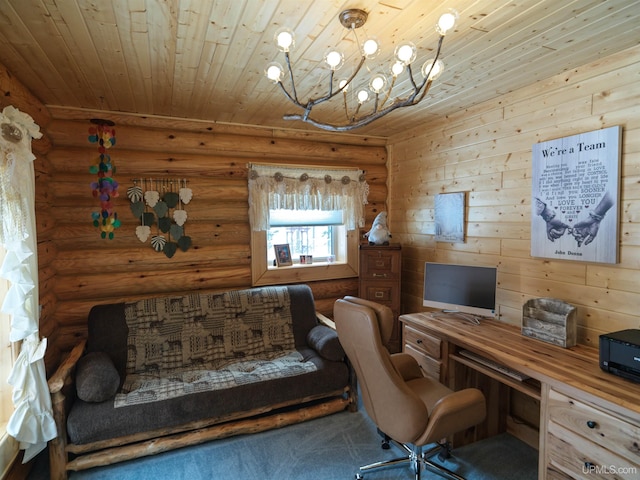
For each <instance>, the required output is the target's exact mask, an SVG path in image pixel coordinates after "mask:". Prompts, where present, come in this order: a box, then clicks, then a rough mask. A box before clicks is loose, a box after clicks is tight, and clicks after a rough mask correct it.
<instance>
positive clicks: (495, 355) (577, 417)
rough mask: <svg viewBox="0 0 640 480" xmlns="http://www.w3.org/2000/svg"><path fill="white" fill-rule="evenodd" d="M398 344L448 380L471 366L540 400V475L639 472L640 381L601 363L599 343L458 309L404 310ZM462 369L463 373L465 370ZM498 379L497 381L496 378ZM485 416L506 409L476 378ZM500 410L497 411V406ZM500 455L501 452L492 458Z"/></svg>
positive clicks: (458, 379) (458, 383) (457, 379)
mask: <svg viewBox="0 0 640 480" xmlns="http://www.w3.org/2000/svg"><path fill="white" fill-rule="evenodd" d="M400 321H401V323H402V325H403V351H405V352H407V353H410V354H411V355H413V356H414V357H416V358H417V359H418V361H419V363H420V364H421V366H422V367H423V370H424V371H425V373H427V374H430V375H432V376H436V377H439V378H440V381H442V382H443V383H447V384H448V385H449V386H450V387H451V388H454V389H459V388H463V387H464V386H467V385H468V384H469V376H468V374H465V373H464V371H465V370H463V368H461V366H462V365H464V366H465V367H464V369H466V370H467V371H468V368H466V367H471V368H472V369H474V370H475V371H476V372H481V373H482V374H487V375H489V376H491V378H493V379H495V380H498V381H499V382H500V384H501V385H502V387H504V388H507V387H508V388H513V389H516V390H518V391H521V392H523V393H525V394H526V395H528V396H530V397H531V398H534V399H535V398H537V399H538V400H539V403H540V414H539V420H540V431H539V439H538V445H539V452H540V456H539V470H538V471H539V475H538V476H539V478H540V479H570V478H575V479H581V478H589V479H591V478H603V479H604V478H607V479H612V478H624V479H626V478H629V479H632V478H633V479H637V478H640V384H638V383H634V382H631V381H629V380H625V379H623V378H620V377H617V376H615V375H612V374H609V373H605V372H603V371H602V370H600V367H599V364H598V351H597V350H596V349H594V348H590V347H587V346H583V345H578V346H575V347H572V348H568V349H565V348H561V347H558V346H555V345H551V344H548V343H545V342H541V341H539V340H535V339H533V338H530V337H525V336H523V335H521V333H520V329H519V328H517V327H514V326H511V325H506V324H503V323H500V322H497V321H493V320H483V321H482V322H481V324H480V325H475V324H473V323H471V322H468V321H466V320H463V319H460V318H457V317H455V316H438V317H437V318H434V317H432V316H431V315H430V314H429V313H413V314H407V315H401V316H400ZM461 349H467V350H470V351H472V352H475V353H477V354H480V355H482V356H484V357H486V358H489V359H491V360H493V361H496V362H498V363H501V364H503V365H506V366H508V367H510V368H513V369H514V370H518V371H520V372H522V373H524V374H526V375H528V376H530V377H531V380H529V381H526V382H523V383H521V382H519V381H517V380H512V379H511V378H509V377H505V376H503V375H501V374H498V373H496V372H493V371H487V369H486V368H485V367H482V366H481V365H479V364H474V362H472V361H469V360H467V359H466V358H462V357H461V356H460V355H459V354H458V352H459V351H460V350H461ZM465 377H466V378H465ZM494 383H495V382H494ZM478 388H481V389H482V390H483V392H484V393H485V396H487V398H488V400H487V402H488V407H489V413H488V416H491V415H497V414H501V413H504V405H499V406H498V408H497V410H494V409H492V407H494V406H495V405H492V404H493V403H500V402H502V400H501V398H502V394H501V393H498V394H497V395H496V393H495V392H492V391H489V390H490V389H491V388H493V387H488V386H486V385H485V384H480V385H478ZM496 412H497V413H496ZM497 461H498V460H497Z"/></svg>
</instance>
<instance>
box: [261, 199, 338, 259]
mask: <svg viewBox="0 0 640 480" xmlns="http://www.w3.org/2000/svg"><path fill="white" fill-rule="evenodd" d="M342 217H343V212H342V210H330V211H322V210H307V211H305V212H304V214H301V212H299V211H297V210H285V209H279V210H271V212H270V214H269V218H270V225H269V230H267V263H269V264H273V261H274V260H275V250H274V249H273V245H278V244H285V243H286V244H288V245H289V247H290V248H291V255H292V258H293V263H294V264H295V263H306V264H308V263H310V262H308V261H306V260H305V262H301V260H300V255H305V256H307V255H311V256H312V257H313V262H315V263H318V262H324V263H333V262H335V261H336V259H337V260H338V261H342V262H344V260H345V259H344V256H343V255H342V253H343V252H342V251H341V249H340V248H339V246H340V243H341V238H342V237H344V236H345V234H346V229H345V228H344V222H343V220H342Z"/></svg>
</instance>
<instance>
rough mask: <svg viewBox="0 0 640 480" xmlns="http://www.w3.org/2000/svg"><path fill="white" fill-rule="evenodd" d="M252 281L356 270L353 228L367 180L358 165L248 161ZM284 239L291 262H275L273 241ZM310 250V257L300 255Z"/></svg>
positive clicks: (305, 278) (340, 275)
mask: <svg viewBox="0 0 640 480" xmlns="http://www.w3.org/2000/svg"><path fill="white" fill-rule="evenodd" d="M250 169H251V170H250V172H249V205H250V210H249V211H250V221H251V230H252V235H251V254H252V257H251V270H252V271H251V275H252V284H253V285H269V284H284V283H294V282H305V281H313V280H324V279H331V278H347V277H355V276H357V275H358V263H357V262H358V245H359V242H358V228H359V227H362V226H364V205H365V204H366V197H367V193H368V185H367V183H366V181H365V179H364V173H363V172H362V171H361V170H354V169H333V170H326V169H317V168H311V167H309V168H305V167H290V166H283V165H256V164H253V165H251V166H250ZM282 244H287V245H289V248H290V250H291V256H292V260H293V265H291V266H286V267H277V266H276V265H275V263H276V262H275V261H274V260H275V249H274V247H273V246H274V245H282ZM300 255H305V256H306V255H311V256H312V257H313V261H312V263H307V262H306V261H305V262H304V263H303V262H301V261H300Z"/></svg>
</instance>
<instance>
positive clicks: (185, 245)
mask: <svg viewBox="0 0 640 480" xmlns="http://www.w3.org/2000/svg"><path fill="white" fill-rule="evenodd" d="M127 197H129V200H130V201H131V212H132V213H133V216H134V217H135V218H137V219H138V221H139V222H140V224H139V225H138V226H137V227H136V237H138V240H140V241H141V242H142V243H145V242H146V241H147V240H149V239H151V242H150V243H151V248H153V249H154V250H155V251H156V252H163V253H164V254H165V255H166V256H167V258H171V257H173V256H174V255H175V253H176V251H177V250H178V249H180V250H182V251H183V252H186V251H187V250H188V249H189V247H191V237H189V236H187V235H185V232H184V224H185V222H186V221H187V212H186V210H184V205H186V204H188V203H189V202H190V201H191V198H192V197H193V192H192V191H191V189H190V188H188V187H187V180H184V179H180V180H178V179H170V180H167V179H163V180H154V179H151V178H149V179H146V178H145V179H134V180H133V186H132V187H129V188H128V189H127Z"/></svg>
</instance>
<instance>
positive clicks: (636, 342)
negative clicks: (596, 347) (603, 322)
mask: <svg viewBox="0 0 640 480" xmlns="http://www.w3.org/2000/svg"><path fill="white" fill-rule="evenodd" d="M600 368H601V369H602V370H604V371H605V372H609V373H613V374H614V375H618V376H620V377H624V378H628V379H629V380H633V381H634V382H638V383H640V330H638V329H629V330H620V331H619V332H613V333H605V334H604V335H600Z"/></svg>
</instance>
